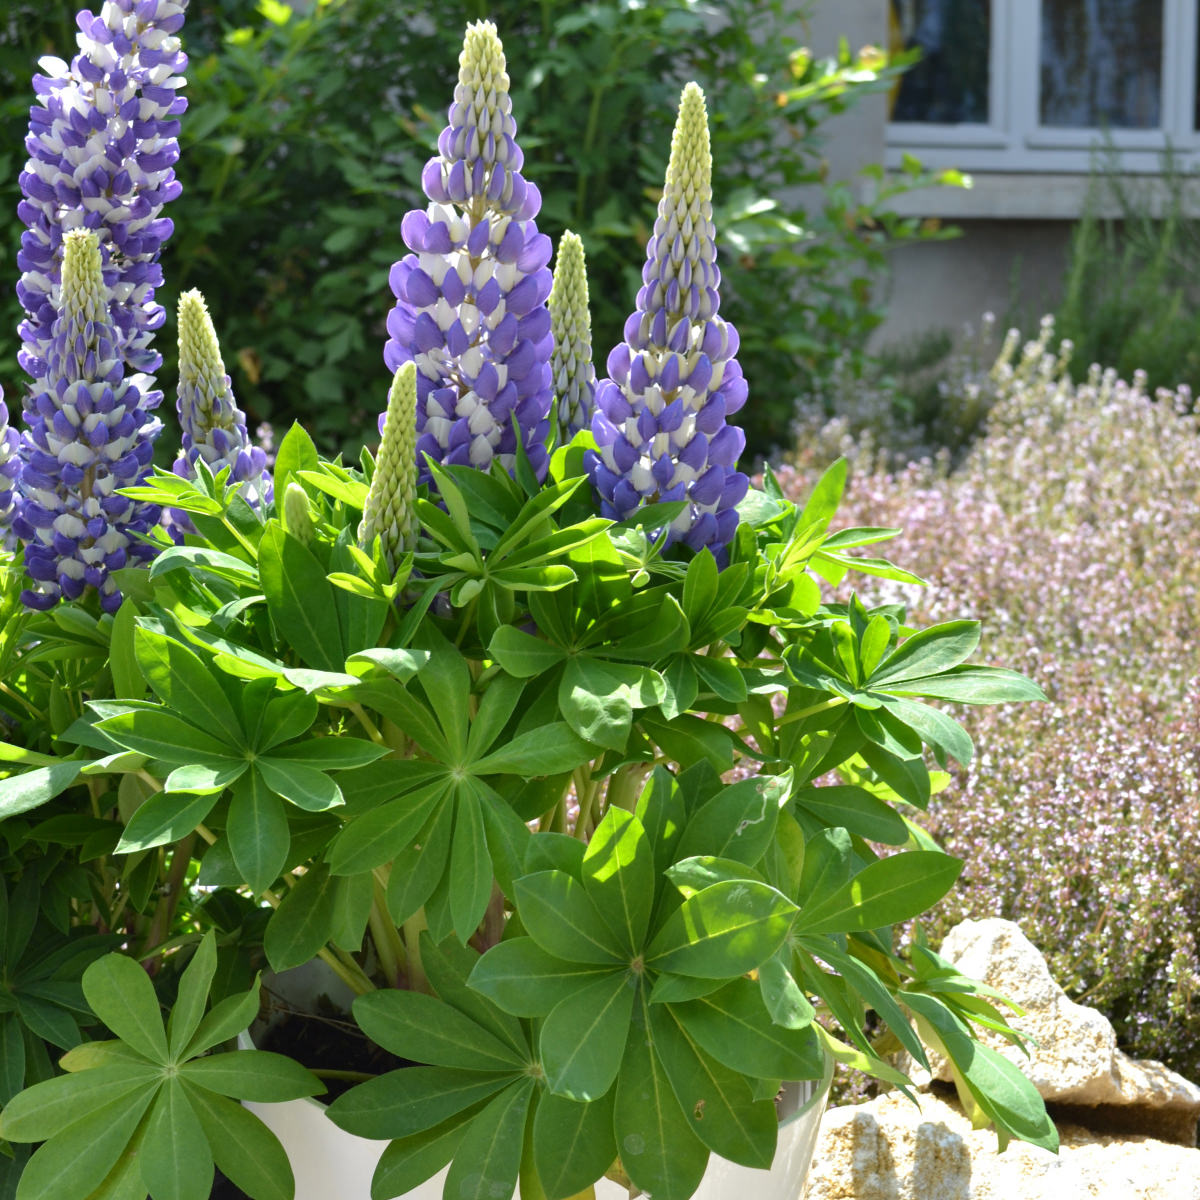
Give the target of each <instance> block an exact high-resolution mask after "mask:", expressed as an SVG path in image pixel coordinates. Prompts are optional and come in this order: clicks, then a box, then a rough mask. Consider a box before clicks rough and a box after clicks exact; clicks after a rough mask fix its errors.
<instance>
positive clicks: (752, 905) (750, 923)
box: [646, 880, 797, 979]
mask: <svg viewBox="0 0 1200 1200" xmlns="http://www.w3.org/2000/svg"><path fill="white" fill-rule="evenodd" d="M796 911H797V910H796V906H795V905H794V904H793V903H792V902H791V901H790V900H788V898H787V897H786V896H784V895H783V894H782V893H780V892H778V891H776V890H775V889H774V888H773V887H768V886H767V885H766V884H762V883H755V882H754V881H753V880H730V881H726V882H723V883H716V884H713V886H712V887H709V888H705V889H704V891H702V892H697V893H696V894H695V895H694V896H690V897H689V898H688V899H687V900H685V901H684V902H683V904H682V905H681V906H680V907H679V908H677V909H676V910H675V911H674V912H673V913H672V914H671V915H670V916H669V917H668V918H667V920H666V921H665V922H664V924H663V926H662V928H661V929H660V930H659V931H658V933H657V934H656V935H655V937H654V939H653V941H651V943H650V945H649V947H648V949H647V950H646V962H647V964H648V965H649V966H651V967H653V969H654V970H656V971H671V972H673V973H675V974H679V975H693V976H698V977H699V978H701V979H730V978H733V977H735V976H738V975H743V974H745V973H746V972H747V971H752V970H753V969H754V968H755V967H757V966H758V965H759V964H760V963H762V962H764V961H765V960H766V959H768V958H770V957H771V955H772V954H774V953H775V951H776V950H778V949H779V947H780V946H781V945H782V944H783V941H784V939H785V938H786V937H787V935H788V933H789V932H790V930H791V928H792V922H793V920H794V918H795V914H796Z"/></svg>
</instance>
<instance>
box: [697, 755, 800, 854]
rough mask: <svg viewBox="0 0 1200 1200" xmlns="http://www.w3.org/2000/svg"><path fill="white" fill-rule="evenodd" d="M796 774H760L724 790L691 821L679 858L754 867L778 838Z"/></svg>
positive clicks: (698, 811) (707, 802)
mask: <svg viewBox="0 0 1200 1200" xmlns="http://www.w3.org/2000/svg"><path fill="white" fill-rule="evenodd" d="M791 786H792V775H791V772H790V771H788V772H787V773H786V774H784V775H758V776H754V777H752V778H750V779H742V780H739V781H738V782H737V783H734V784H731V785H730V786H729V787H726V788H723V789H722V790H721V791H720V792H718V793H717V794H716V795H715V796H713V797H712V799H710V800H708V801H706V802H705V803H704V804H702V805H701V806H700V808H699V809H698V810H697V811H696V813H695V815H694V816H693V817H692V819H691V820H690V821H689V822H688V824H687V828H686V829H685V830H684V833H683V837H682V839H681V840H680V843H679V850H678V852H677V853H678V856H679V857H680V858H691V857H693V856H695V855H712V856H714V857H718V858H727V859H732V860H734V861H735V862H742V863H745V864H746V865H747V866H753V865H754V864H755V863H756V862H758V861H759V859H761V858H762V856H763V854H764V852H765V851H766V849H767V847H768V846H769V845H770V844H771V842H772V840H773V839H774V837H775V826H776V822H777V820H778V816H779V807H780V805H781V804H783V803H784V802H785V801H786V800H787V797H788V793H789V792H790V790H791Z"/></svg>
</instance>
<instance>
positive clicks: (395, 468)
mask: <svg viewBox="0 0 1200 1200" xmlns="http://www.w3.org/2000/svg"><path fill="white" fill-rule="evenodd" d="M416 417H417V368H416V365H415V364H414V363H412V362H406V363H403V364H402V365H401V366H400V367H398V368H397V369H396V374H395V375H394V376H393V378H392V388H391V391H390V393H389V394H388V406H387V411H386V413H384V421H383V440H382V442H381V443H380V445H379V457H378V458H377V459H376V462H375V474H374V476H372V478H371V486H370V488H369V489H368V490H367V501H366V504H365V506H364V507H363V516H362V522H361V524H360V525H359V527H358V544H359V545H360V546H361V547H362V549H363V550H365V551H366V552H367V553H368V554H369V553H371V552H372V551H373V548H374V545H375V539H376V538H379V540H380V544H381V548H382V552H383V555H384V558H385V559H386V561H387V565H388V569H389V571H390V572H391V573H392V574H394V573H395V571H396V568H397V567H398V566H399V564H400V561H401V560H402V559H403V557H404V555H405V554H406V553H408V551H410V550H411V549H413V547H414V546H415V545H416V530H417V526H416V515H415V507H416V498H417V452H416V444H417V419H416Z"/></svg>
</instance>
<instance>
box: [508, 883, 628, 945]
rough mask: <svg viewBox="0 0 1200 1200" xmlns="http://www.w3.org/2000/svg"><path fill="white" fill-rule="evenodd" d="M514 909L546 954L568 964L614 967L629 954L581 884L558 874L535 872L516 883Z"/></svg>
mask: <svg viewBox="0 0 1200 1200" xmlns="http://www.w3.org/2000/svg"><path fill="white" fill-rule="evenodd" d="M516 893H517V910H518V911H519V912H520V914H521V920H522V921H523V922H524V924H525V928H526V930H527V931H528V933H529V934H530V936H531V937H532V938H533V940H534V941H535V942H537V944H538V945H539V946H541V948H542V949H543V950H545V951H547V952H548V953H550V954H553V955H555V956H557V957H558V958H561V959H562V960H563V961H564V962H568V963H596V964H600V965H613V964H618V963H626V962H628V957H629V956H628V953H627V952H626V951H625V950H624V949H623V947H622V946H621V943H620V941H619V940H618V939H617V937H616V936H615V935H614V934H613V932H612V930H611V929H610V928H609V926H608V923H607V922H606V921H605V920H604V918H603V917H602V916H601V915H600V913H599V911H598V910H597V908H596V905H595V903H594V901H593V900H592V898H591V896H590V895H589V894H588V892H587V890H586V889H585V888H584V886H583V884H582V883H580V882H579V881H578V880H576V879H573V878H572V877H571V876H570V875H566V874H564V873H563V872H561V871H538V872H536V873H535V874H533V875H526V876H524V877H523V878H521V879H518V880H517V882H516Z"/></svg>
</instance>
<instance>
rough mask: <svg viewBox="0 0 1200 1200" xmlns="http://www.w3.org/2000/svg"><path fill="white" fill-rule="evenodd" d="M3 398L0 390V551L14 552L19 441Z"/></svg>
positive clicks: (19, 462) (19, 463)
mask: <svg viewBox="0 0 1200 1200" xmlns="http://www.w3.org/2000/svg"><path fill="white" fill-rule="evenodd" d="M3 397H4V392H3V390H0V550H15V549H16V546H17V537H16V534H14V533H13V531H12V518H13V500H14V499H15V498H16V483H17V480H18V479H19V478H20V477H21V459H20V458H19V457H18V453H17V451H18V448H19V447H20V444H21V439H20V436H19V435H18V433H17V431H16V430H15V429H13V428H11V427H10V426H9V424H8V405H7V404H5V403H4V399H3Z"/></svg>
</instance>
